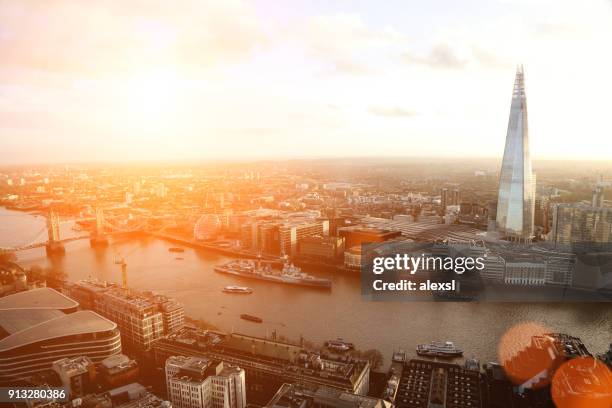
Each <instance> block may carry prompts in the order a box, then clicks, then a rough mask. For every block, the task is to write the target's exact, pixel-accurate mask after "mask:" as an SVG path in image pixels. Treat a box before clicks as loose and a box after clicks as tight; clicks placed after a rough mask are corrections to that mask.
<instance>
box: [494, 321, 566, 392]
mask: <svg viewBox="0 0 612 408" xmlns="http://www.w3.org/2000/svg"><path fill="white" fill-rule="evenodd" d="M550 332H551V330H550V329H547V328H546V327H544V326H542V325H540V324H538V323H535V322H525V323H520V324H517V325H515V326H513V327H511V328H510V329H509V330H508V331H507V332H506V333H505V334H504V335H503V336H502V338H501V340H500V342H499V347H498V357H499V361H501V363H502V365H503V367H504V371H505V372H506V375H507V376H508V378H509V379H510V380H511V381H512V382H513V383H514V384H517V385H521V384H525V385H526V386H529V387H531V388H539V387H543V386H546V385H548V384H549V382H550V377H551V375H552V371H553V370H554V368H555V367H556V366H558V365H559V364H560V363H561V358H562V356H561V355H559V354H558V353H556V352H555V351H554V350H555V349H554V347H553V343H554V341H553V339H552V338H550V337H548V336H547V335H546V333H550Z"/></svg>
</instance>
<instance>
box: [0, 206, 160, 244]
mask: <svg viewBox="0 0 612 408" xmlns="http://www.w3.org/2000/svg"><path fill="white" fill-rule="evenodd" d="M117 220H119V221H121V217H120V216H105V214H104V210H103V209H102V208H96V212H95V217H83V218H75V219H70V220H65V221H62V220H60V217H59V214H58V213H57V212H55V211H53V210H51V211H50V212H49V213H48V215H47V222H46V225H45V226H44V227H43V228H42V229H41V230H39V231H38V232H37V233H36V234H35V235H34V237H33V239H31V240H30V241H29V242H27V243H24V244H22V245H16V246H12V247H0V253H3V252H4V253H6V252H18V251H24V250H27V249H33V248H42V247H45V249H46V251H47V255H51V254H58V253H63V252H65V247H64V245H65V244H66V243H68V242H72V241H77V240H81V239H89V242H90V244H91V246H92V247H94V246H100V245H107V244H108V238H109V237H110V236H113V235H117V234H127V233H134V232H142V231H147V229H148V228H147V227H148V221H149V220H148V218H142V219H140V220H138V222H136V223H133V224H132V225H129V226H128V225H127V224H126V225H121V223H117V222H116V221H117ZM79 221H95V224H94V228H93V230H92V231H91V232H89V233H87V234H82V235H76V236H70V237H61V229H60V226H61V224H63V223H66V222H79ZM45 232H46V233H47V240H41V239H40V238H41V236H42V235H43V234H44V233H45Z"/></svg>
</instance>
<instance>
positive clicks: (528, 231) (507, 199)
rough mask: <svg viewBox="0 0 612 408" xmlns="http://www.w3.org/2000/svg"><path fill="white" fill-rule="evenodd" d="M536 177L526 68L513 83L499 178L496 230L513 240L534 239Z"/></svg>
mask: <svg viewBox="0 0 612 408" xmlns="http://www.w3.org/2000/svg"><path fill="white" fill-rule="evenodd" d="M534 207H535V175H534V174H533V172H532V170H531V158H530V156H529V132H528V126H527V98H526V96H525V81H524V74H523V68H522V67H519V68H518V70H517V72H516V79H515V81H514V91H513V93H512V105H511V108H510V119H509V121H508V132H507V134H506V147H505V149H504V158H503V161H502V168H501V173H500V177H499V195H498V199H497V219H496V226H497V230H498V231H499V232H500V233H502V234H504V235H505V236H507V237H509V238H513V239H521V240H523V239H525V240H528V239H530V238H531V237H532V236H533V221H534V210H535V208H534Z"/></svg>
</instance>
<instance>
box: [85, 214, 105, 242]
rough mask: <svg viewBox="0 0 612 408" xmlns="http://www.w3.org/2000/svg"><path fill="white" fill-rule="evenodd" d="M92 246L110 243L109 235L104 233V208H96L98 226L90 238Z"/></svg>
mask: <svg viewBox="0 0 612 408" xmlns="http://www.w3.org/2000/svg"><path fill="white" fill-rule="evenodd" d="M89 244H90V245H91V246H92V247H97V246H106V245H108V237H107V236H106V235H104V210H102V208H100V207H97V208H96V227H95V229H94V230H93V232H92V234H91V238H89Z"/></svg>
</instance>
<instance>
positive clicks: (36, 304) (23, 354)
mask: <svg viewBox="0 0 612 408" xmlns="http://www.w3.org/2000/svg"><path fill="white" fill-rule="evenodd" d="M78 306H79V304H78V303H77V302H75V301H74V300H72V299H70V298H68V297H66V296H64V295H62V294H61V293H59V292H57V291H55V290H53V289H51V288H40V289H34V290H30V291H26V292H20V293H16V294H13V295H9V296H5V297H3V298H0V382H4V383H6V382H9V383H10V382H13V381H15V380H17V379H20V378H25V377H29V376H32V375H35V374H38V373H41V372H44V371H48V370H50V369H51V368H52V365H53V362H55V361H57V360H61V359H63V358H72V357H78V356H83V357H88V358H89V359H90V360H91V361H92V362H94V363H97V362H100V361H101V360H103V359H105V358H107V357H110V356H112V355H115V354H118V353H121V336H120V333H119V330H118V328H117V325H116V324H115V323H114V322H112V321H110V320H108V319H106V318H104V317H102V316H100V315H99V314H97V313H95V312H92V311H90V310H82V311H78V310H77V308H78Z"/></svg>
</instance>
